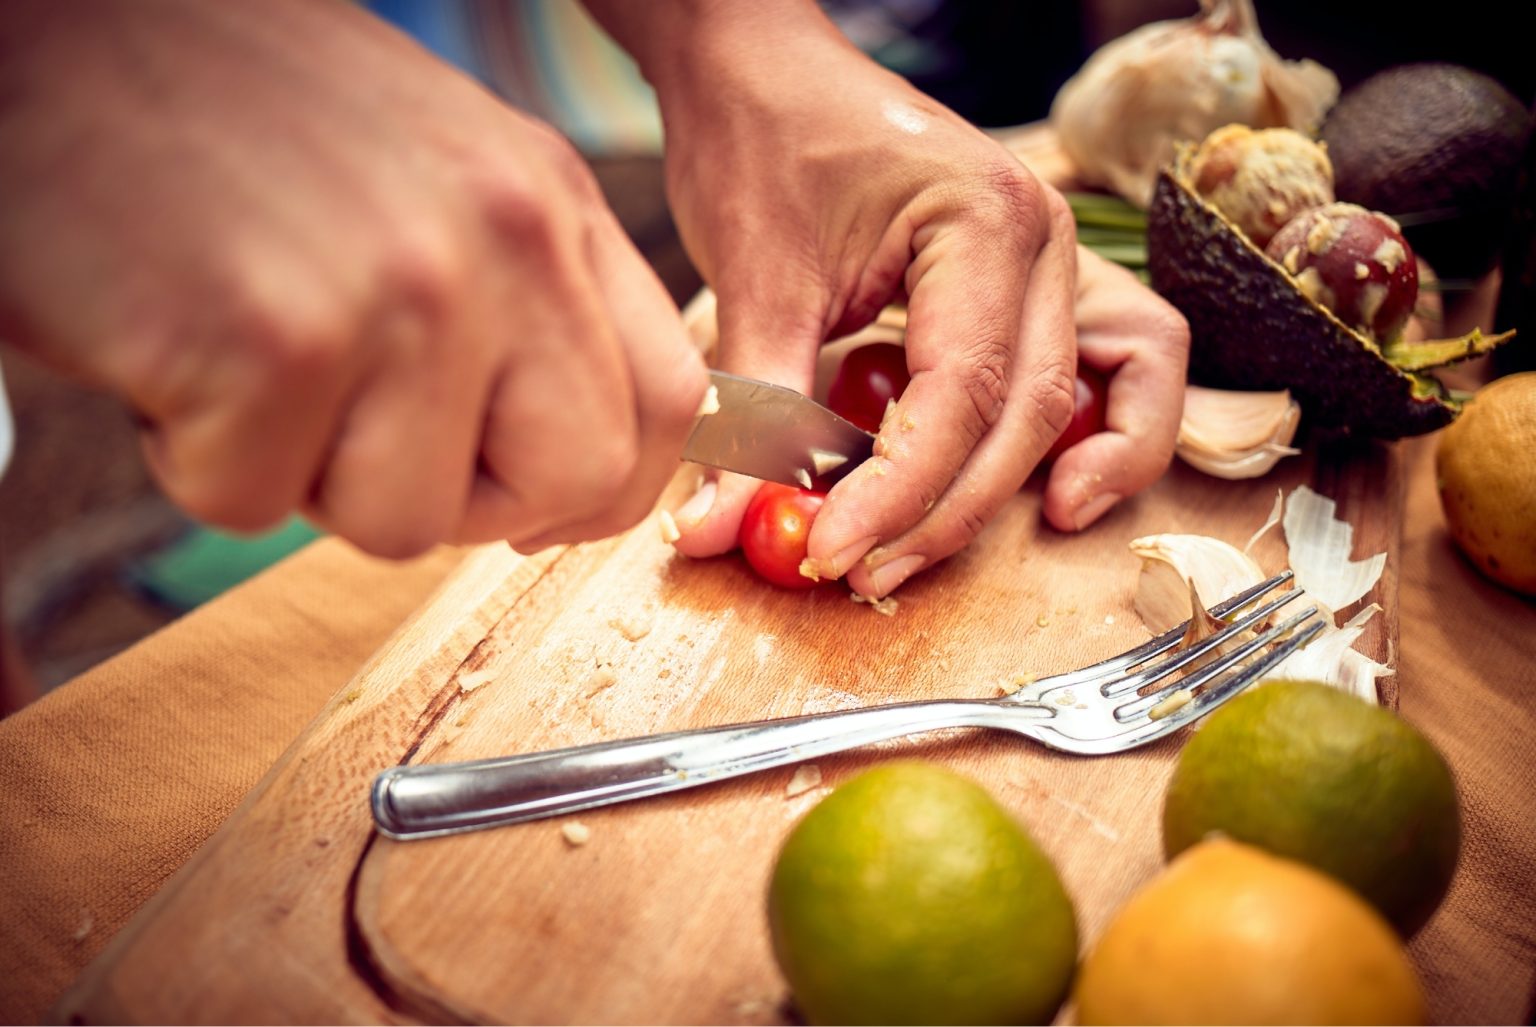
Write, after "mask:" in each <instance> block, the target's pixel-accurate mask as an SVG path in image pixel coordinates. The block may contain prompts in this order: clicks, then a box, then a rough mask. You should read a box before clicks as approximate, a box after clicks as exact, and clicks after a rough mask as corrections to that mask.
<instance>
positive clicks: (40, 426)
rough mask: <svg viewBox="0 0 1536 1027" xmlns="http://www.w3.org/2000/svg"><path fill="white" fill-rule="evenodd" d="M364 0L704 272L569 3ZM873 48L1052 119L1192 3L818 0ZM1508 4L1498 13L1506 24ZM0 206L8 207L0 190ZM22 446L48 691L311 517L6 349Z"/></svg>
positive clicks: (1381, 59) (1446, 47) (1384, 30)
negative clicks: (1084, 86) (1087, 71)
mask: <svg viewBox="0 0 1536 1027" xmlns="http://www.w3.org/2000/svg"><path fill="white" fill-rule="evenodd" d="M368 6H370V7H372V8H373V9H374V11H375V12H376V13H377V14H378V15H379V16H381V17H384V18H386V19H389V20H391V21H393V22H394V23H396V24H397V25H399V26H400V27H402V28H403V29H404V30H406V31H408V32H410V33H412V34H413V35H415V36H416V37H417V38H418V39H419V40H420V41H421V42H422V43H423V44H424V45H425V46H427V47H429V48H431V49H433V50H434V51H436V52H437V53H438V54H440V55H441V56H443V57H444V58H445V59H447V60H449V61H451V62H453V63H455V64H457V65H459V66H460V67H462V68H464V69H465V70H466V71H468V72H469V73H470V74H473V75H475V76H476V77H478V78H479V79H480V80H481V81H482V82H484V83H485V84H486V86H487V87H488V88H490V89H492V90H494V91H496V92H498V93H500V94H501V95H503V96H504V97H506V98H507V100H508V101H509V102H512V103H514V104H516V105H518V106H520V107H523V108H525V109H528V110H529V111H530V112H532V113H534V114H536V115H539V116H541V117H544V118H546V119H548V120H549V121H551V122H552V123H554V124H555V125H557V126H558V127H559V128H561V129H562V130H563V131H565V132H566V133H567V134H568V135H569V136H570V137H571V139H572V140H573V141H574V142H575V143H576V144H577V145H578V147H579V148H580V149H581V150H582V151H583V152H584V153H585V154H587V155H588V157H589V159H590V160H591V161H592V164H593V167H594V169H595V171H596V173H597V177H598V180H599V182H600V183H601V185H602V187H603V189H604V192H605V193H606V195H607V197H608V199H609V201H610V203H611V204H612V205H613V206H614V208H615V211H616V212H617V214H618V216H619V219H620V221H621V222H622V223H623V225H624V226H625V228H626V230H627V231H628V232H629V233H630V235H631V237H632V238H633V239H634V241H635V243H636V244H637V246H638V247H639V249H640V250H641V252H642V253H643V254H644V255H645V256H646V257H647V258H648V259H649V260H650V261H651V262H652V264H653V265H654V266H655V267H656V269H657V271H658V273H659V274H660V276H661V278H662V280H663V281H664V282H665V284H666V285H667V288H668V289H669V290H670V292H671V294H672V296H673V298H674V299H675V300H677V301H678V303H679V304H681V303H684V302H686V300H687V299H688V298H689V297H690V296H692V295H693V294H694V292H696V291H697V289H698V288H699V286H700V284H701V283H700V281H699V278H698V275H697V273H696V272H695V271H694V270H693V268H692V266H691V264H690V263H689V261H688V258H687V255H686V254H685V253H684V252H683V250H682V247H681V246H680V244H679V243H678V240H677V236H676V233H675V231H674V229H673V226H672V223H671V221H670V219H669V217H668V214H667V209H666V202H665V196H664V192H663V184H662V174H661V165H660V160H659V154H660V144H661V138H660V126H659V121H658V119H657V117H656V113H655V108H654V102H653V98H652V97H651V95H650V93H649V90H648V89H647V87H646V86H645V85H644V83H643V82H642V81H641V80H640V78H639V76H638V74H636V72H635V69H634V68H633V66H632V64H630V62H629V61H628V59H627V58H626V57H624V55H623V54H622V53H620V52H619V51H618V50H617V49H616V48H615V47H613V46H612V44H611V43H609V42H608V40H607V39H606V37H604V36H603V35H602V34H601V32H600V31H598V30H597V29H596V28H595V26H594V25H593V24H592V23H591V21H590V20H589V19H588V18H587V16H586V15H585V13H584V11H583V10H582V9H581V8H580V7H579V5H578V4H576V3H575V0H471V2H464V3H443V2H438V0H373V2H371V3H369V4H368ZM823 6H824V7H825V8H826V10H827V11H828V13H829V14H831V15H832V16H833V17H834V18H835V19H836V20H837V21H838V23H839V24H840V25H841V26H842V28H843V29H844V31H845V32H846V33H847V34H848V36H849V37H850V38H851V39H852V40H853V41H854V42H855V43H857V44H858V45H859V46H860V47H861V48H862V49H864V50H865V51H866V52H867V53H869V54H871V55H872V56H873V57H874V58H875V59H877V60H879V61H880V62H882V63H883V64H885V65H886V66H888V67H890V68H891V69H893V70H894V71H897V72H899V73H900V74H902V75H904V76H906V77H907V78H909V79H910V80H911V81H912V82H913V83H914V84H915V85H917V86H918V87H919V88H921V89H923V90H925V91H926V92H928V93H930V94H931V95H933V96H934V97H936V98H937V99H939V100H940V101H942V102H944V103H946V104H948V105H950V106H951V107H953V108H955V109H956V110H958V111H959V112H960V113H961V114H963V115H965V116H967V117H969V118H970V119H972V120H973V121H975V122H977V123H978V124H980V125H982V126H984V127H1004V126H1010V125H1017V124H1023V123H1026V122H1030V121H1034V120H1038V119H1041V118H1043V117H1045V116H1046V114H1047V112H1048V110H1049V107H1050V101H1051V99H1052V97H1053V96H1054V95H1055V93H1056V90H1057V89H1058V88H1059V87H1060V86H1061V84H1062V83H1063V82H1065V81H1066V79H1067V78H1068V77H1069V76H1070V75H1071V74H1072V73H1073V72H1074V71H1076V70H1077V69H1078V68H1079V67H1080V66H1081V64H1082V62H1083V61H1084V60H1085V59H1086V57H1087V56H1088V55H1089V54H1090V53H1091V52H1092V51H1093V50H1094V49H1095V48H1096V47H1097V46H1099V45H1100V44H1102V43H1103V42H1105V41H1107V40H1108V39H1111V38H1114V37H1116V36H1119V35H1121V34H1123V33H1125V32H1127V31H1129V30H1131V29H1132V28H1135V27H1137V26H1139V25H1141V24H1144V23H1146V22H1149V21H1155V20H1160V19H1165V18H1172V17H1186V16H1188V15H1190V14H1193V13H1194V12H1195V10H1196V7H1197V5H1196V4H1195V3H1194V2H1193V0H1191V2H1184V3H1179V2H1173V0H1101V2H1092V3H1067V2H1049V3H1002V2H998V3H963V2H950V3H945V2H943V0H884V2H858V0H826V2H824V4H823ZM1258 6H1259V8H1260V9H1259V18H1260V24H1261V27H1262V29H1263V32H1264V35H1265V37H1266V38H1267V39H1268V41H1269V43H1270V44H1271V45H1272V46H1273V47H1274V49H1275V50H1277V51H1278V52H1279V53H1280V54H1281V55H1282V56H1284V57H1287V58H1300V57H1311V58H1313V59H1315V60H1317V61H1320V62H1321V63H1323V64H1324V65H1326V66H1328V67H1330V68H1331V69H1333V70H1334V72H1335V73H1336V74H1338V76H1339V78H1340V80H1341V82H1342V83H1343V84H1344V86H1346V87H1347V86H1349V85H1350V84H1352V83H1353V82H1356V81H1359V80H1360V79H1362V78H1364V77H1365V76H1367V75H1369V74H1370V73H1372V72H1374V71H1376V70H1380V69H1381V68H1384V67H1387V66H1390V65H1392V64H1398V63H1405V62H1409V61H1420V60H1440V61H1449V62H1453V63H1458V64H1465V65H1467V66H1469V67H1474V68H1477V69H1479V70H1482V71H1485V72H1487V73H1489V74H1491V75H1493V76H1494V77H1495V78H1498V79H1499V80H1500V81H1501V82H1503V83H1504V84H1505V85H1506V86H1507V87H1508V88H1509V89H1510V90H1511V91H1512V92H1514V93H1515V95H1516V96H1518V97H1520V98H1522V99H1523V100H1524V101H1525V102H1526V103H1527V105H1529V104H1530V103H1531V101H1532V99H1533V97H1536V62H1532V61H1530V60H1529V57H1528V56H1527V55H1525V54H1522V53H1519V52H1517V44H1519V43H1520V42H1521V41H1522V40H1523V39H1524V36H1523V34H1522V33H1521V32H1519V31H1518V30H1516V29H1515V28H1514V27H1513V26H1502V27H1501V26H1499V25H1497V24H1493V23H1492V22H1493V20H1495V19H1494V18H1493V16H1492V15H1486V14H1485V15H1482V16H1479V17H1476V18H1472V17H1467V18H1450V17H1447V16H1445V15H1444V14H1441V15H1438V16H1436V17H1433V18H1431V17H1427V16H1420V15H1413V16H1410V15H1409V14H1407V13H1406V11H1407V10H1408V9H1407V8H1405V7H1403V6H1402V5H1400V4H1388V3H1385V2H1376V0H1367V2H1355V3H1348V4H1338V3H1322V2H1316V0H1299V2H1297V0H1287V2H1285V3H1280V2H1278V0H1269V2H1268V3H1265V2H1263V0H1260V2H1259V3H1258ZM1512 16H1513V14H1512V12H1511V13H1510V14H1506V15H1500V16H1499V17H1512ZM0 202H3V201H0ZM0 369H3V374H4V380H5V385H6V389H7V391H8V393H9V395H10V402H11V406H12V411H13V416H14V418H15V422H16V442H17V450H16V453H15V455H14V458H13V461H12V464H11V467H10V469H9V471H8V472H7V473H6V475H5V476H4V478H3V479H0V581H3V586H4V591H3V593H0V616H3V618H4V623H5V625H6V627H7V629H8V631H9V632H10V634H11V636H12V638H13V640H14V646H13V651H14V652H19V654H20V656H21V658H22V659H23V660H24V661H25V663H26V665H27V666H28V667H30V669H31V673H32V677H33V678H34V679H35V681H36V682H37V684H38V685H39V686H40V687H41V688H43V689H46V688H49V687H53V686H56V685H57V684H59V683H61V682H63V681H66V680H68V679H69V678H71V677H73V676H74V675H76V674H78V673H80V672H81V671H83V670H86V669H88V668H89V667H90V666H92V665H94V664H95V663H97V662H99V661H101V660H103V659H106V658H107V657H109V656H111V655H113V654H114V653H116V652H118V651H120V650H122V649H123V648H125V647H127V646H129V645H131V644H133V643H134V642H135V641H137V640H138V639H140V638H142V637H143V636H145V635H146V634H148V633H150V632H152V631H154V630H155V629H157V628H158V627H160V626H162V625H164V624H166V623H168V622H169V621H170V620H172V619H174V618H175V617H177V616H179V615H181V614H182V613H184V612H185V611H186V610H188V609H191V608H192V607H194V606H196V605H197V604H199V603H201V602H204V601H206V600H207V599H208V598H210V597H212V596H214V595H217V594H218V593H219V592H221V591H223V590H224V589H226V588H228V587H230V586H232V585H233V584H236V583H238V582H239V581H241V580H243V579H244V578H245V577H247V576H249V575H251V574H253V573H256V572H258V571H259V570H261V569H262V568H264V567H266V566H268V565H270V564H271V563H272V562H274V561H275V560H278V559H281V558H282V557H283V556H285V555H287V554H288V553H291V552H292V551H294V550H295V549H296V548H298V547H300V546H302V545H303V544H305V543H306V542H308V541H309V540H311V539H312V538H313V537H315V533H314V532H313V531H312V530H311V529H310V528H309V527H308V526H307V525H305V524H303V523H302V522H300V521H297V520H295V521H292V522H290V523H288V524H286V525H284V526H282V527H281V528H279V529H277V530H276V531H273V532H270V533H267V534H264V535H261V536H258V537H254V538H251V537H235V536H231V535H227V534H224V533H221V532H217V531H212V530H209V529H207V528H206V527H204V526H202V525H198V524H195V523H192V522H190V521H188V520H187V519H186V518H184V517H183V516H181V515H180V514H179V513H178V512H177V511H176V510H175V509H174V508H172V507H171V506H170V505H169V504H168V503H166V502H165V500H164V499H162V498H161V497H160V495H159V493H158V492H157V491H156V490H155V488H154V485H153V483H152V482H151V481H150V480H149V477H148V475H147V474H146V472H145V469H144V465H143V463H142V460H141V458H140V455H139V451H138V443H137V438H136V435H135V429H134V425H133V420H132V417H131V416H130V414H129V413H128V411H126V410H125V409H124V408H123V407H122V406H121V405H120V404H119V403H118V402H117V401H116V400H114V399H112V398H110V397H106V396H102V395H98V394H94V393H91V392H87V391H84V390H82V389H80V388H78V387H76V386H74V385H72V384H70V383H68V382H66V381H64V380H62V379H60V378H58V377H57V376H55V375H53V374H51V373H49V372H47V371H46V370H44V369H42V368H40V367H38V366H37V365H35V364H33V363H31V362H30V361H28V360H26V359H25V358H23V357H21V356H20V355H18V354H17V353H15V352H14V351H13V350H9V349H7V348H5V347H4V346H3V345H0Z"/></svg>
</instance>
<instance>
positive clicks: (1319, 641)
mask: <svg viewBox="0 0 1536 1027" xmlns="http://www.w3.org/2000/svg"><path fill="white" fill-rule="evenodd" d="M1279 498H1280V497H1277V500H1278V499H1279ZM1282 508H1283V511H1284V512H1283V513H1281V512H1280V510H1281V509H1282ZM1336 510H1337V504H1335V503H1334V501H1333V500H1331V499H1329V498H1327V497H1326V496H1322V495H1319V494H1318V493H1316V492H1314V491H1313V490H1312V489H1310V488H1308V487H1307V486H1305V485H1298V486H1296V488H1294V489H1292V490H1291V492H1290V494H1289V495H1287V496H1285V497H1283V504H1282V503H1279V502H1277V509H1276V512H1275V513H1272V514H1271V515H1270V517H1269V520H1268V521H1267V522H1266V523H1265V524H1264V526H1263V527H1261V528H1260V529H1259V530H1258V531H1257V532H1256V533H1255V534H1254V536H1253V538H1251V539H1250V540H1249V542H1248V544H1249V546H1252V545H1253V543H1254V542H1256V541H1258V539H1259V538H1260V537H1261V536H1263V535H1264V533H1265V532H1267V531H1268V530H1269V529H1270V528H1271V527H1273V526H1274V524H1275V523H1276V521H1277V520H1278V521H1279V522H1280V523H1281V524H1282V525H1283V526H1284V529H1285V539H1286V546H1287V554H1286V562H1287V564H1288V565H1289V567H1290V568H1291V570H1292V572H1293V573H1294V574H1295V575H1296V578H1295V581H1296V584H1297V585H1298V586H1299V587H1301V588H1303V589H1305V590H1306V595H1305V597H1304V598H1303V599H1302V600H1298V604H1297V605H1299V606H1305V605H1311V606H1317V607H1318V608H1319V610H1318V618H1317V619H1318V620H1320V621H1321V622H1322V623H1323V625H1324V628H1323V631H1322V633H1321V634H1319V635H1318V636H1317V637H1315V638H1314V639H1312V641H1310V642H1309V643H1307V645H1306V646H1304V647H1303V648H1301V649H1299V650H1297V651H1296V652H1295V653H1292V654H1291V655H1290V656H1288V657H1287V658H1286V659H1285V660H1284V661H1283V662H1281V663H1280V664H1279V665H1277V666H1276V667H1273V668H1271V669H1270V670H1269V672H1268V673H1266V674H1265V675H1264V676H1263V678H1261V679H1260V680H1261V681H1270V680H1279V679H1282V678H1306V679H1310V680H1315V681H1324V682H1327V683H1328V684H1330V685H1333V686H1334V687H1335V688H1340V689H1343V690H1344V691H1346V692H1350V693H1352V694H1354V695H1358V696H1360V697H1361V698H1362V699H1367V700H1369V701H1371V702H1379V701H1380V698H1379V696H1378V695H1377V690H1376V679H1377V678H1379V677H1384V676H1387V675H1390V674H1392V673H1393V669H1392V667H1391V665H1390V664H1391V657H1390V656H1389V657H1388V663H1385V664H1383V663H1377V662H1376V661H1375V660H1372V659H1371V658H1370V657H1369V656H1367V655H1366V654H1364V653H1362V652H1360V651H1359V650H1358V649H1355V648H1354V643H1355V641H1356V640H1357V639H1359V637H1360V636H1361V634H1362V633H1363V632H1364V630H1365V627H1364V626H1365V624H1366V623H1367V622H1368V621H1369V620H1370V619H1371V618H1372V617H1373V616H1375V615H1376V614H1377V613H1380V612H1381V607H1380V606H1378V605H1377V604H1375V603H1370V604H1368V605H1367V606H1365V607H1364V608H1363V609H1361V610H1360V611H1359V612H1357V613H1356V614H1355V615H1354V616H1353V617H1351V618H1350V619H1349V620H1348V621H1347V622H1345V623H1344V624H1342V625H1340V624H1339V623H1338V614H1337V611H1338V610H1341V609H1343V608H1344V607H1346V606H1349V605H1351V604H1353V603H1355V602H1358V601H1359V600H1360V599H1361V598H1362V597H1363V596H1364V595H1365V594H1366V593H1367V592H1369V591H1370V590H1371V589H1372V588H1373V587H1375V585H1376V582H1377V581H1379V580H1380V578H1381V574H1382V570H1383V569H1384V567H1385V565H1386V559H1387V557H1386V554H1385V553H1378V554H1377V555H1375V556H1373V557H1370V558H1369V559H1366V560H1358V561H1357V560H1351V559H1350V558H1349V555H1350V549H1351V546H1352V543H1353V540H1354V526H1353V525H1351V524H1350V523H1349V522H1348V521H1343V520H1340V519H1338V518H1337V517H1336V516H1335V512H1336ZM1131 552H1133V553H1135V554H1136V555H1137V556H1139V557H1141V560H1142V565H1141V576H1140V578H1138V580H1137V584H1136V602H1135V606H1136V612H1137V613H1138V614H1139V615H1140V616H1141V619H1142V622H1143V623H1144V624H1145V625H1146V628H1147V630H1148V631H1149V632H1151V633H1152V634H1154V635H1158V634H1162V633H1163V632H1164V631H1167V630H1168V629H1169V628H1171V627H1174V626H1175V625H1178V624H1180V623H1182V622H1183V621H1184V620H1186V619H1189V620H1190V621H1191V623H1190V627H1189V631H1188V632H1187V634H1186V636H1185V644H1189V643H1191V642H1193V641H1195V640H1196V639H1198V638H1202V637H1205V636H1206V635H1208V634H1210V633H1211V629H1213V628H1216V627H1218V624H1216V623H1212V622H1211V621H1210V619H1209V617H1208V615H1207V616H1206V617H1192V616H1191V615H1192V614H1193V612H1194V610H1195V607H1196V605H1197V604H1201V605H1203V604H1205V603H1213V602H1219V601H1220V600H1222V599H1226V598H1227V597H1229V596H1232V595H1235V594H1236V593H1238V592H1241V591H1243V590H1244V589H1246V588H1249V587H1251V586H1253V585H1256V584H1258V583H1259V582H1261V581H1263V580H1264V578H1265V574H1264V572H1263V571H1262V570H1261V569H1260V568H1259V566H1258V564H1257V563H1255V562H1254V560H1253V559H1252V557H1250V556H1248V555H1247V553H1246V552H1244V551H1242V550H1239V549H1237V548H1236V547H1234V546H1232V545H1229V544H1228V543H1226V542H1223V541H1221V540H1220V539H1215V538H1211V537H1209V536H1206V535H1148V536H1146V537H1145V538H1139V539H1136V540H1135V541H1134V542H1132V543H1131Z"/></svg>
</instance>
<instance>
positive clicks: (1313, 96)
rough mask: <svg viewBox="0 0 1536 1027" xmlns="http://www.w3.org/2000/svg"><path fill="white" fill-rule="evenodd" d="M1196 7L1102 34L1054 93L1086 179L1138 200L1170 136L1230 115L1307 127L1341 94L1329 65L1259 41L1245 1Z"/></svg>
mask: <svg viewBox="0 0 1536 1027" xmlns="http://www.w3.org/2000/svg"><path fill="white" fill-rule="evenodd" d="M1200 7H1201V12H1200V14H1198V15H1196V16H1195V17H1193V18H1183V19H1176V20H1171V21H1160V22H1154V23H1153V24H1150V25H1143V26H1142V27H1141V28H1138V29H1136V30H1134V31H1132V32H1129V33H1127V34H1126V35H1124V36H1121V37H1120V38H1119V39H1115V40H1111V41H1110V42H1108V43H1106V44H1105V45H1104V46H1102V47H1100V48H1099V49H1098V50H1097V51H1096V52H1095V53H1094V54H1093V55H1092V56H1091V57H1090V58H1089V59H1088V61H1087V62H1086V63H1085V64H1084V65H1083V67H1082V68H1081V69H1079V71H1078V72H1077V74H1076V75H1074V76H1072V78H1071V79H1069V80H1068V81H1067V83H1066V84H1065V85H1063V86H1062V88H1061V90H1060V91H1059V92H1058V93H1057V94H1056V98H1055V100H1054V102H1053V103H1052V105H1051V112H1050V124H1051V127H1052V128H1054V129H1055V131H1056V134H1057V137H1058V138H1059V139H1060V141H1061V146H1062V148H1063V149H1064V150H1065V151H1066V152H1067V155H1068V156H1069V157H1071V158H1072V161H1073V163H1074V164H1075V165H1076V167H1077V170H1078V174H1079V177H1080V178H1081V179H1082V181H1083V183H1084V184H1085V185H1096V186H1103V187H1106V188H1108V189H1111V190H1113V191H1114V192H1116V193H1118V194H1119V195H1120V196H1122V197H1124V198H1125V199H1127V200H1129V201H1130V202H1131V203H1134V204H1136V205H1138V206H1140V207H1143V208H1145V207H1146V206H1147V204H1148V203H1149V202H1150V201H1151V198H1152V187H1153V185H1154V183H1155V181H1156V178H1157V171H1158V168H1160V167H1161V166H1162V165H1164V164H1166V163H1168V161H1169V160H1170V158H1171V157H1172V156H1173V147H1174V144H1175V143H1176V142H1180V141H1186V140H1200V139H1203V138H1205V136H1206V135H1207V134H1209V133H1210V132H1211V131H1212V130H1214V129H1217V128H1220V127H1221V126H1222V125H1228V124H1241V125H1249V126H1251V127H1253V128H1281V127H1285V128H1294V129H1296V130H1298V131H1301V132H1305V133H1308V134H1311V133H1313V132H1314V131H1315V130H1316V128H1317V126H1318V124H1320V123H1321V121H1322V116H1323V114H1324V113H1326V112H1327V110H1328V109H1329V108H1330V107H1332V106H1333V103H1334V101H1335V100H1337V99H1338V96H1339V80H1338V78H1337V76H1335V75H1334V74H1333V72H1331V71H1329V70H1328V69H1327V68H1325V67H1323V66H1322V65H1320V64H1317V63H1316V62H1314V61H1308V60H1303V61H1287V60H1284V59H1282V58H1281V57H1280V55H1278V54H1277V53H1275V51H1274V50H1273V49H1272V48H1271V47H1270V46H1269V44H1268V43H1266V42H1265V41H1264V38H1263V36H1261V35H1260V34H1259V25H1258V18H1257V16H1256V15H1255V14H1254V10H1253V2H1252V0H1201V3H1200Z"/></svg>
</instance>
